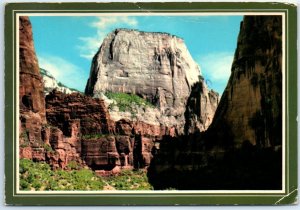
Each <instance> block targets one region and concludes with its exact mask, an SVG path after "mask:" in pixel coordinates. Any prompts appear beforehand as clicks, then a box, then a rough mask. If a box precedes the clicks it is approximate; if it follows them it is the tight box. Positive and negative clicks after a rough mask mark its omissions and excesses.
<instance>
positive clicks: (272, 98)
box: [211, 16, 282, 147]
mask: <svg viewBox="0 0 300 210" xmlns="http://www.w3.org/2000/svg"><path fill="white" fill-rule="evenodd" d="M227 128H228V129H227ZM211 130H212V132H213V133H217V134H218V137H217V138H218V139H220V143H221V144H223V145H224V144H226V145H227V146H229V145H233V146H235V147H239V146H241V145H242V143H243V142H245V141H249V142H250V143H251V144H252V145H257V146H260V147H274V146H278V145H281V144H282V19H281V16H246V17H244V19H243V22H242V23H241V28H240V33H239V36H238V44H237V49H236V52H235V56H234V61H233V64H232V69H231V76H230V79H229V82H228V84H227V87H226V89H225V91H224V93H223V96H222V99H221V101H220V105H219V107H218V109H217V112H216V115H215V118H214V121H213V124H212V126H211ZM225 132H226V133H225ZM225 135H227V136H231V140H230V142H224V141H223V140H222V136H225Z"/></svg>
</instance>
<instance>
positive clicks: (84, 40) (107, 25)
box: [78, 16, 138, 60]
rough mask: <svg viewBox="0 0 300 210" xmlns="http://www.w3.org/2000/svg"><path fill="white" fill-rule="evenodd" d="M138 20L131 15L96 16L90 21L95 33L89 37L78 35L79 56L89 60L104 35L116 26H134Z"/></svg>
mask: <svg viewBox="0 0 300 210" xmlns="http://www.w3.org/2000/svg"><path fill="white" fill-rule="evenodd" d="M137 25H138V21H137V20H136V19H135V18H133V17H128V16H114V17H97V18H96V20H95V21H94V22H92V23H90V27H93V28H95V29H96V34H95V35H93V36H90V37H79V40H80V42H81V45H79V46H78V49H79V53H80V56H81V57H83V58H86V59H88V60H91V59H92V58H93V56H94V55H95V53H96V52H97V50H98V49H99V47H100V45H101V43H102V41H103V39H104V38H105V36H106V35H107V34H108V33H110V32H111V31H112V30H113V29H115V28H118V27H136V26H137Z"/></svg>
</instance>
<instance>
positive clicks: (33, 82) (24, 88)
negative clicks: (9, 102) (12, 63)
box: [19, 16, 46, 123]
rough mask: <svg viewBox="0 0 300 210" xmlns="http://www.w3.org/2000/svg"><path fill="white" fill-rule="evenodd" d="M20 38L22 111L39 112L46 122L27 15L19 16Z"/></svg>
mask: <svg viewBox="0 0 300 210" xmlns="http://www.w3.org/2000/svg"><path fill="white" fill-rule="evenodd" d="M19 40H20V43H19V55H20V57H19V68H20V69H19V70H20V77H19V80H20V83H19V84H20V86H19V102H20V113H21V114H22V113H28V112H29V111H32V112H34V113H38V114H39V115H40V117H41V118H40V120H41V122H42V123H46V114H45V100H44V93H43V90H44V87H43V82H42V77H41V75H40V72H39V66H38V61H37V57H36V54H35V50H34V43H33V39H32V29H31V23H30V21H29V18H28V17H26V16H20V18H19Z"/></svg>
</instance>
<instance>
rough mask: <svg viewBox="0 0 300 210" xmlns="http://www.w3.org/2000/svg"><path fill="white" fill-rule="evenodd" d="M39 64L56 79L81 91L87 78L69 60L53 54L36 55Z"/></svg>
mask: <svg viewBox="0 0 300 210" xmlns="http://www.w3.org/2000/svg"><path fill="white" fill-rule="evenodd" d="M38 61H39V66H40V67H41V68H43V69H46V70H47V71H49V72H50V73H51V74H52V75H53V76H54V77H55V79H56V80H57V81H59V82H61V83H63V84H65V85H67V86H68V87H70V88H76V89H78V90H80V91H83V90H84V88H85V83H84V82H83V81H86V80H87V78H86V77H87V76H85V74H84V71H83V70H82V69H81V68H79V67H78V66H76V65H74V64H72V63H71V62H69V61H67V60H65V59H63V58H61V57H57V56H53V55H43V56H38Z"/></svg>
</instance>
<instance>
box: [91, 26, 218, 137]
mask: <svg viewBox="0 0 300 210" xmlns="http://www.w3.org/2000/svg"><path fill="white" fill-rule="evenodd" d="M200 74H201V72H200V69H199V67H198V65H197V64H196V62H195V61H194V60H193V58H192V57H191V55H190V53H189V51H188V49H187V47H186V46H185V43H184V40H183V39H181V38H179V37H176V36H173V35H170V34H167V33H150V32H141V31H136V30H129V29H116V30H115V31H113V32H112V33H110V34H109V35H108V36H107V37H106V38H105V39H104V41H103V43H102V45H101V47H100V49H99V51H98V53H97V54H96V55H95V57H94V58H93V62H92V66H91V72H90V77H89V80H88V82H87V85H86V89H85V93H86V94H87V95H91V96H94V97H99V96H101V95H102V94H103V93H104V94H105V93H107V92H121V93H131V94H136V95H138V96H140V97H142V98H144V99H146V100H148V101H150V102H151V103H152V104H153V105H155V107H156V108H155V109H149V110H147V111H146V112H145V111H143V110H140V109H136V110H135V115H136V116H137V120H138V121H144V122H147V123H149V124H156V125H159V124H163V125H165V126H168V127H175V128H176V130H177V133H179V134H183V133H184V125H185V123H186V118H185V112H186V106H187V101H188V98H189V97H190V94H191V91H192V88H193V86H194V85H196V83H201V84H200V85H201V86H202V92H201V93H199V94H198V95H197V97H198V99H196V100H199V101H200V102H201V106H202V107H208V109H204V108H202V109H200V108H198V107H197V109H199V112H198V113H197V114H198V116H197V117H198V118H197V117H194V118H193V120H194V122H190V123H189V127H190V126H196V127H195V128H192V129H191V130H200V131H203V130H205V129H207V127H208V125H209V124H210V123H211V121H212V118H213V114H214V111H211V110H215V109H216V106H217V101H215V100H211V99H210V98H211V97H217V94H215V93H214V92H210V91H209V90H208V88H207V87H206V85H205V82H204V81H203V80H199V78H200V77H201V76H200ZM211 95H213V96H211ZM200 97H202V98H203V99H205V100H200ZM197 106H200V104H197ZM207 110H208V111H207ZM111 112H114V110H111ZM147 113H151V115H152V116H155V117H148V118H145V117H144V116H145V115H147ZM189 113H191V112H189ZM194 114H195V113H194ZM118 115H121V116H122V117H123V118H127V119H130V116H129V117H128V115H124V114H122V113H120V111H118V110H117V113H112V116H118ZM198 119H200V120H198ZM195 120H196V121H195ZM186 131H189V129H186Z"/></svg>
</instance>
